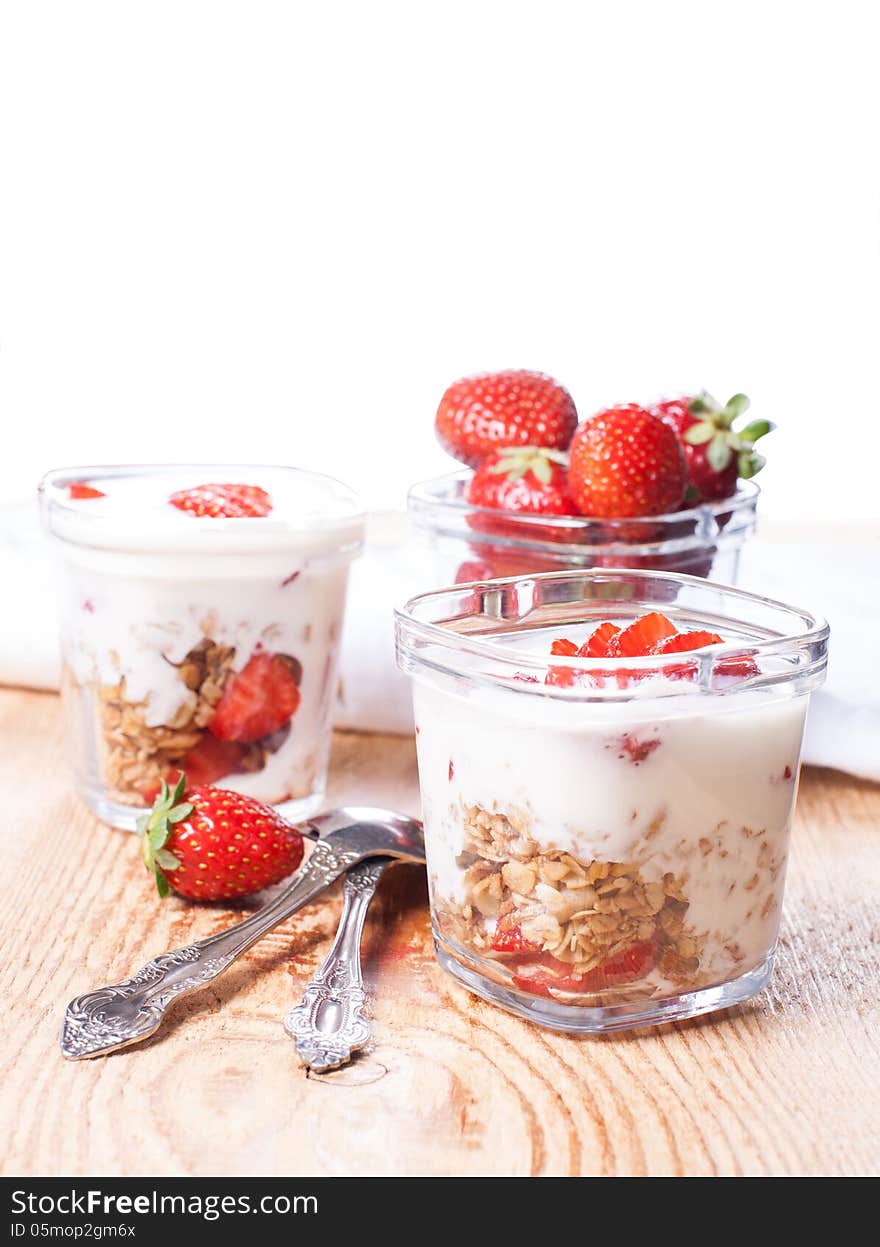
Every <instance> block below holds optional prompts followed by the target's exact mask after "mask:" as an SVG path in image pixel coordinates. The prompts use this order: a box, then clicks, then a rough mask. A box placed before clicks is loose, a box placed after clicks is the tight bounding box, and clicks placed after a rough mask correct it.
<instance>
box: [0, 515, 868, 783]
mask: <svg viewBox="0 0 880 1247" xmlns="http://www.w3.org/2000/svg"><path fill="white" fill-rule="evenodd" d="M0 577H2V583H4V584H5V585H6V586H7V587H8V590H9V592H8V595H7V597H6V610H5V611H4V612H3V623H2V627H0V684H9V685H18V686H23V687H28V688H57V687H58V673H59V663H58V641H57V632H56V626H55V601H54V588H53V584H52V570H51V561H50V558H49V555H48V547H47V543H46V541H45V539H44V538H43V536H42V534H41V532H40V530H39V525H38V523H37V517H36V512H35V509H34V508H33V507H30V506H19V507H7V508H5V509H3V510H2V511H0ZM424 580H425V560H424V556H423V554H422V552H421V551H420V548H419V545H418V543H417V542H416V541H414V540H413V538H412V535H411V533H410V531H409V528H408V524H407V521H406V517H405V516H404V515H398V514H382V515H376V516H372V517H371V519H370V523H369V525H368V533H367V548H366V550H365V553H364V556H363V557H362V558H361V559H360V560H359V561H358V562H357V563H355V564H354V566H353V568H352V575H351V586H350V591H349V601H348V611H347V615H346V625H345V633H344V639H343V655H342V668H341V682H340V694H339V700H338V705H337V713H336V725H337V727H342V728H349V729H353V730H358V731H372V732H394V733H401V734H408V733H410V732H411V731H412V707H411V703H410V691H409V686H408V681H407V680H406V678H405V677H404V676H403V675H401V673H400V672H399V671H398V670H397V667H396V665H395V660H394V635H393V626H392V618H391V612H392V609H393V607H394V606H395V605H397V604H398V603H400V602H402V601H403V600H404V599H405V598H406V597H408V596H410V595H412V594H414V593H417V592H419V591H421V590H423V589H426V588H429V587H431V586H429V585H426V584H425V583H424ZM739 584H740V586H741V587H742V588H746V589H750V590H752V591H754V592H758V593H764V594H766V595H767V596H768V597H774V598H778V599H780V600H782V601H785V602H791V603H792V604H794V605H796V606H800V607H804V608H805V609H807V610H810V611H813V612H814V613H818V614H821V615H824V616H825V617H826V618H827V619H828V621H829V622H830V624H831V635H832V645H831V658H830V663H829V672H828V680H827V682H826V684H825V685H824V687H823V688H822V689H820V690H819V691H818V692H817V693H816V694H814V696H813V701H812V706H811V709H810V716H809V721H808V725H807V738H806V742H805V747H804V760H805V761H806V762H811V763H816V764H818V765H821V766H831V767H835V768H837V769H839V770H842V771H849V772H850V773H852V774H854V775H860V776H863V777H865V778H867V779H872V780H877V781H880V663H878V662H877V660H876V642H875V638H874V635H873V631H872V628H871V626H870V625H871V617H872V616H873V615H875V613H876V603H875V602H873V601H872V594H875V593H876V589H877V585H878V584H880V526H878V527H876V528H872V527H869V526H865V527H862V526H860V527H856V528H853V529H849V530H847V529H844V528H836V527H832V528H829V527H827V526H826V527H817V528H816V529H815V530H814V531H812V532H806V531H804V530H802V529H799V530H798V531H797V536H796V537H795V536H793V535H792V532H787V531H786V530H785V529H784V528H780V529H775V530H774V529H773V528H772V527H766V526H765V528H764V529H763V530H762V535H761V536H760V537H759V538H753V539H752V540H751V541H749V542H748V543H747V544H746V547H745V549H744V552H743V556H742V564H741V568H740V578H739Z"/></svg>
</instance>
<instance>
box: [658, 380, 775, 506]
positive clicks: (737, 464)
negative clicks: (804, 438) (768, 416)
mask: <svg viewBox="0 0 880 1247" xmlns="http://www.w3.org/2000/svg"><path fill="white" fill-rule="evenodd" d="M748 409H749V400H748V399H747V398H746V396H745V394H734V396H733V398H731V399H730V400H729V401H728V402H727V404H726V405H725V406H724V407H721V406H719V404H718V403H716V401H715V399H714V398H712V396H711V394H707V393H705V391H704V392H703V393H702V394H698V395H697V396H696V397H683V398H669V399H664V401H663V402H660V403H655V404H654V406H653V407H652V408H651V411H652V412H654V414H655V415H657V416H660V418H661V419H663V420H665V421H666V423H667V424H669V425H670V426H671V427H672V428H673V429H675V432H676V434H677V436H678V440H679V442H680V443H681V449H682V451H683V453H684V457H685V462H686V463H687V469H688V478H689V486H690V493H691V494H692V499H691V500H692V501H693V502H714V501H715V500H717V499H720V498H729V497H730V495H731V494H732V493H734V492H735V490H736V482H737V480H738V479H739V477H741V476H742V477H746V478H748V477H752V476H755V475H756V473H758V472H760V470H761V468H762V467H763V466H764V463H765V459H764V457H763V456H762V455H759V454H758V453H757V452H756V451H755V449H754V445H755V442H756V441H757V440H758V438H760V437H764V436H765V435H766V434H767V433H769V432H770V431H771V430H772V429H773V425H772V424H771V423H770V421H769V420H753V421H752V422H751V424H748V425H746V427H745V428H743V429H740V430H739V431H735V430H734V428H733V424H734V422H735V421H736V420H737V419H738V418H739V417H740V416H742V415H745V413H746V412H747V411H748Z"/></svg>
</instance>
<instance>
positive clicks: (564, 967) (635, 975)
mask: <svg viewBox="0 0 880 1247" xmlns="http://www.w3.org/2000/svg"><path fill="white" fill-rule="evenodd" d="M656 955H657V948H656V944H655V941H654V940H642V941H640V942H639V943H638V944H631V945H630V947H629V948H625V949H624V950H623V952H621V953H618V954H617V955H616V956H615V957H612V958H610V960H608V961H606V962H604V963H603V964H602V965H601V966H597V967H596V968H595V970H589V971H588V972H587V973H586V974H584V975H583V976H582V977H581V978H577V977H576V976H575V975H574V974H572V972H571V966H570V965H568V964H567V963H566V962H564V961H558V960H557V959H556V958H555V957H551V956H550V955H549V954H548V953H545V954H544V955H543V956H542V957H540V958H535V959H533V960H531V961H530V962H529V963H527V964H524V965H522V966H518V967H517V970H516V973H515V974H514V976H513V981H514V983H515V984H516V986H517V987H519V988H520V989H521V990H523V991H527V992H532V994H533V995H536V996H552V994H553V993H552V992H551V990H550V989H551V988H553V989H554V990H555V991H559V992H572V993H577V994H580V995H586V994H588V993H590V992H601V991H605V990H607V989H608V988H609V987H621V986H623V985H624V984H626V983H633V982H635V981H636V980H637V979H640V978H642V976H643V975H645V974H647V972H648V971H649V970H650V969H651V967H652V966H653V964H654V961H655V959H656Z"/></svg>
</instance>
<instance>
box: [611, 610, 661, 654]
mask: <svg viewBox="0 0 880 1247" xmlns="http://www.w3.org/2000/svg"><path fill="white" fill-rule="evenodd" d="M672 636H675V625H674V624H673V623H672V622H671V621H670V620H669V619H667V618H666V616H665V615H661V614H660V612H659V611H651V613H650V614H648V615H643V616H642V617H641V619H636V620H634V621H633V622H632V623H631V624H630V625H629V627H627V628H624V629H623V631H622V632H620V633H619V634H618V636H617V637H616V638H615V641H614V652H615V653H616V654H620V655H622V656H624V657H626V658H644V657H645V656H646V655H648V654H653V653H654V652H655V649H654V647H655V646H656V645H658V644H659V643H660V642H661V641H663V640H664V639H665V638H666V637H672Z"/></svg>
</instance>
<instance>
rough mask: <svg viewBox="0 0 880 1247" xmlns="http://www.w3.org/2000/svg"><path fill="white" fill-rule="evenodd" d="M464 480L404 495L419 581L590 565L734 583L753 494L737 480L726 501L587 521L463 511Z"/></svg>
mask: <svg viewBox="0 0 880 1247" xmlns="http://www.w3.org/2000/svg"><path fill="white" fill-rule="evenodd" d="M471 475H472V473H471V472H469V471H464V472H454V473H452V474H451V475H449V476H441V477H438V478H436V479H435V480H431V481H423V482H422V483H421V484H419V485H414V486H413V488H412V489H411V490H410V492H409V496H408V499H407V509H408V512H409V517H410V521H411V523H412V524H413V526H414V528H415V530H416V533H417V534H418V536H419V537H420V539H421V541H422V542H423V545H424V549H425V551H426V556H427V557H426V559H425V560H424V565H425V566H426V567H428V568H429V569H430V575H429V576H426V578H425V579H426V582H427V583H428V584H434V585H444V584H463V583H466V582H468V581H471V580H493V579H495V578H496V577H504V576H521V575H529V574H536V573H540V572H554V571H573V570H575V569H577V568H591V567H598V568H603V567H604V568H608V567H633V568H641V569H643V570H646V571H659V572H677V573H679V574H680V575H687V576H705V577H706V578H707V579H712V580H718V581H721V582H723V583H724V584H736V580H737V574H738V570H739V557H740V551H741V550H742V547H743V544H744V542H745V541H746V540H747V538H748V537H749V536H750V534H751V533H752V532H754V529H755V515H756V508H757V502H758V496H759V494H760V492H761V491H760V489H759V487H758V486H757V485H756V484H755V483H754V482H753V481H745V480H741V481H738V482H737V487H736V491H735V493H733V494H732V495H731V496H730V497H729V498H724V499H722V500H721V501H717V502H704V503H700V504H699V505H697V506H693V507H686V508H684V509H682V510H680V511H676V512H674V513H672V514H669V515H652V516H645V517H642V518H640V519H590V518H589V517H585V516H549V515H531V514H527V513H525V512H515V511H496V510H492V509H491V508H489V507H477V506H473V505H472V504H471V503H469V502H468V500H467V486H468V481H469V480H470V478H471Z"/></svg>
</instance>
